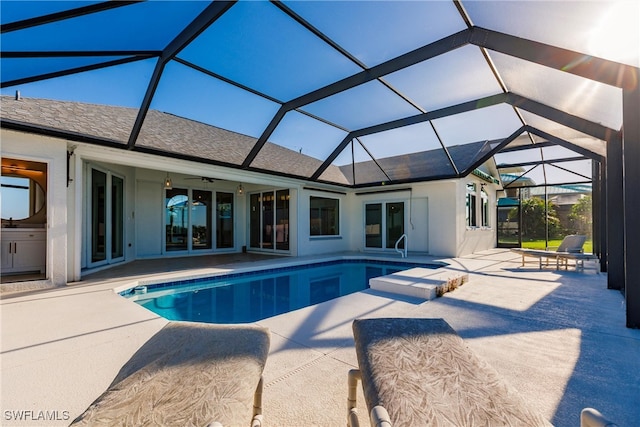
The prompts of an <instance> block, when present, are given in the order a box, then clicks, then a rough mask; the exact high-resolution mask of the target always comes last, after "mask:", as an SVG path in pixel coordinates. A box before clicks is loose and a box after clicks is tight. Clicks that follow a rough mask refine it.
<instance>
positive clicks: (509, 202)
mask: <svg viewBox="0 0 640 427" xmlns="http://www.w3.org/2000/svg"><path fill="white" fill-rule="evenodd" d="M497 209H498V212H497V218H498V242H497V245H496V246H497V247H499V248H519V247H520V246H521V245H522V233H521V232H520V201H519V200H518V199H512V198H502V199H499V200H498V208H497Z"/></svg>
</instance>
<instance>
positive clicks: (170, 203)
mask: <svg viewBox="0 0 640 427" xmlns="http://www.w3.org/2000/svg"><path fill="white" fill-rule="evenodd" d="M166 191H167V192H166V198H165V219H166V222H165V224H166V236H165V237H166V244H165V245H166V250H167V252H172V251H186V250H187V249H188V246H187V244H188V232H189V196H188V191H187V190H186V189H182V188H174V189H171V190H166Z"/></svg>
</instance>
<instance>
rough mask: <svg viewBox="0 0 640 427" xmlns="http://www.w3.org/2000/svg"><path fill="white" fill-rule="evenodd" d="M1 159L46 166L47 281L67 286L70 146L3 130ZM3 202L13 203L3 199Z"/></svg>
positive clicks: (58, 140)
mask: <svg viewBox="0 0 640 427" xmlns="http://www.w3.org/2000/svg"><path fill="white" fill-rule="evenodd" d="M0 138H1V140H2V149H1V150H2V151H1V152H2V157H10V158H16V159H23V160H31V161H37V162H41V163H46V164H47V197H46V200H47V223H46V231H47V243H46V244H47V273H46V274H47V281H49V282H50V283H51V284H53V285H56V286H60V285H64V284H66V283H67V237H68V235H69V230H68V225H69V224H68V222H67V200H68V198H67V195H68V193H69V192H68V190H67V186H66V185H67V143H66V141H63V140H60V139H54V138H47V137H41V136H35V135H31V134H27V133H21V132H14V131H10V130H6V129H2V130H1V132H0ZM2 203H10V201H8V200H2Z"/></svg>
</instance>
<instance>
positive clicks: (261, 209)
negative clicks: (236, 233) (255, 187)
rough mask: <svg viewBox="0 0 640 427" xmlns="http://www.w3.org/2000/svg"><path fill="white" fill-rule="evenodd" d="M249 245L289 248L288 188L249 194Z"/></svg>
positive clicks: (279, 248) (277, 248) (278, 248)
mask: <svg viewBox="0 0 640 427" xmlns="http://www.w3.org/2000/svg"><path fill="white" fill-rule="evenodd" d="M249 210H250V211H249V247H250V248H252V249H261V250H272V251H276V250H279V251H288V250H289V190H278V191H265V192H262V193H254V194H251V195H250V196H249Z"/></svg>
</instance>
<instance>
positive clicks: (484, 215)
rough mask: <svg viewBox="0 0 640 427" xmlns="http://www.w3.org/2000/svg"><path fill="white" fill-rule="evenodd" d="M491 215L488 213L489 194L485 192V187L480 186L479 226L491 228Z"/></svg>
mask: <svg viewBox="0 0 640 427" xmlns="http://www.w3.org/2000/svg"><path fill="white" fill-rule="evenodd" d="M490 219H491V214H490V213H489V193H487V191H486V190H485V185H484V184H481V185H480V226H481V227H483V228H491V223H490Z"/></svg>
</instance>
